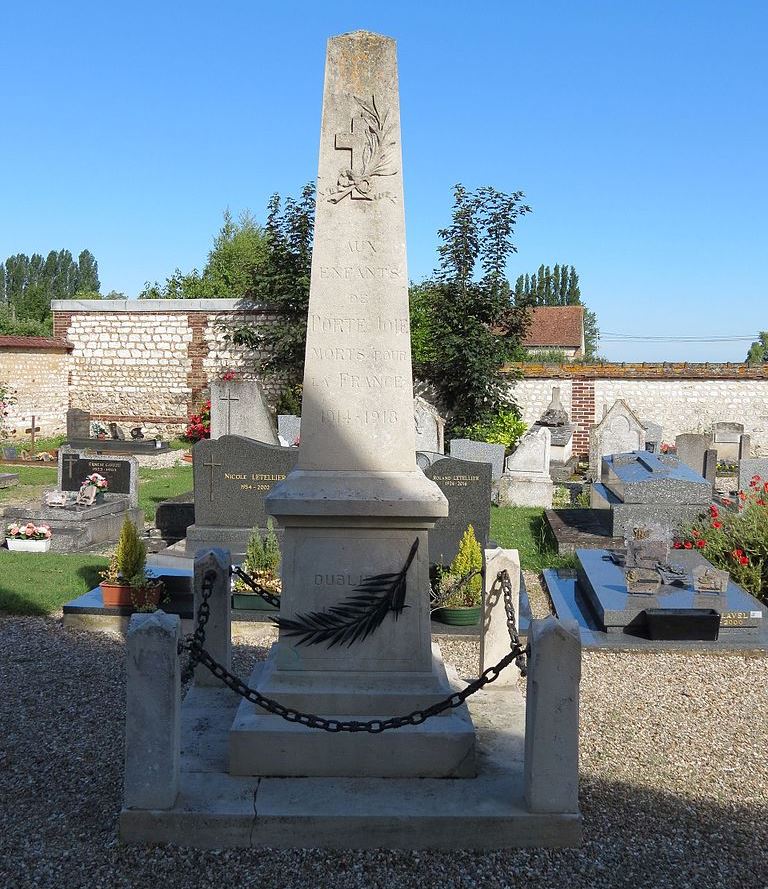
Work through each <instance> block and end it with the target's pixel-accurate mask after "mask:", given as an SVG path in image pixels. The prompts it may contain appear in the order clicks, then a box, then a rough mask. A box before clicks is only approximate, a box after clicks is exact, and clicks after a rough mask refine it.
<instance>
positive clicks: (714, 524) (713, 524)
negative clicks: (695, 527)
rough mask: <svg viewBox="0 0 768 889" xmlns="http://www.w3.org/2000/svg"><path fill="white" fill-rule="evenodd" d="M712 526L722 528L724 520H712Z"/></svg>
mask: <svg viewBox="0 0 768 889" xmlns="http://www.w3.org/2000/svg"><path fill="white" fill-rule="evenodd" d="M712 527H713V528H722V527H723V523H722V522H712Z"/></svg>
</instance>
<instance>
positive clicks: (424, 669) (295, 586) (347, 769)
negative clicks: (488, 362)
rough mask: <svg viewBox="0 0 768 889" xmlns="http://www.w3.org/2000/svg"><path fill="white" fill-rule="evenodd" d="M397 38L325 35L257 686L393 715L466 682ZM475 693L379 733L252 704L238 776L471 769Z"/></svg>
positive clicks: (326, 712) (314, 706)
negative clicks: (416, 277) (293, 391)
mask: <svg viewBox="0 0 768 889" xmlns="http://www.w3.org/2000/svg"><path fill="white" fill-rule="evenodd" d="M412 383H413V380H412V369H411V349H410V324H409V316H408V272H407V267H406V251H405V215H404V205H403V171H402V157H401V147H400V109H399V96H398V81H397V60H396V52H395V41H394V40H392V39H390V38H387V37H381V36H379V35H376V34H372V33H370V32H366V31H358V32H354V33H351V34H344V35H342V36H340V37H334V38H332V39H331V40H330V41H329V42H328V50H327V58H326V69H325V87H324V94H323V116H322V128H321V135H320V160H319V169H318V178H317V212H316V221H315V240H314V250H313V256H312V278H311V288H310V298H309V316H308V323H307V348H306V365H305V371H304V396H303V404H302V418H301V447H300V450H299V459H298V464H297V468H296V469H295V470H294V471H293V472H292V473H291V474H290V475H289V476H288V477H287V478H286V479H285V481H283V482H281V483H280V484H278V485H276V486H275V488H274V489H273V490H272V492H271V493H270V494H269V496H268V497H267V510H268V511H269V512H270V513H271V514H272V515H274V516H275V517H276V519H277V521H278V522H279V523H280V524H281V525H282V526H283V527H284V529H285V536H284V542H283V567H282V580H283V593H282V604H281V609H280V624H281V625H280V633H279V639H278V642H277V643H276V644H275V645H274V646H273V649H272V651H271V654H270V656H269V658H268V660H267V662H266V663H265V664H264V665H263V666H262V665H260V666H259V667H257V669H256V671H255V672H254V675H253V677H252V682H251V684H255V685H256V687H257V688H258V690H259V691H260V692H261V693H262V694H264V695H267V696H268V697H271V698H274V699H276V700H278V701H279V702H280V703H282V704H284V705H286V706H289V707H294V708H296V709H298V710H301V711H304V712H308V713H315V714H318V715H322V716H326V717H337V718H340V719H358V720H370V719H384V718H387V717H390V716H396V715H401V714H403V713H408V712H410V711H412V710H416V709H419V708H424V707H427V706H429V705H430V704H433V703H435V702H437V701H438V700H441V699H442V698H444V697H446V696H447V695H449V694H450V693H451V691H453V690H454V687H453V686H452V685H451V681H450V679H449V677H448V675H447V673H446V669H445V666H444V664H443V661H442V657H441V655H440V651H439V648H438V647H437V646H436V645H432V642H431V635H430V621H429V558H428V554H429V547H428V541H427V535H428V531H429V529H430V528H431V527H432V526H433V525H434V523H435V521H436V520H437V519H438V518H439V517H441V516H444V515H446V514H447V512H448V504H447V502H446V500H445V498H444V496H443V494H442V493H441V492H440V490H439V488H438V487H437V486H436V485H435V484H434V483H433V482H431V481H429V480H428V479H427V478H426V477H425V476H424V474H423V473H422V471H421V470H420V469H418V468H417V466H416V460H415V429H414V412H413V385H412ZM474 745H475V740H474V729H473V726H472V722H471V720H470V717H469V714H468V712H467V709H466V707H465V706H462V707H460V708H457V709H456V710H451V711H447V712H446V713H445V714H443V715H441V716H438V717H435V718H433V719H430V720H428V721H426V722H424V723H422V724H421V725H416V726H408V727H406V728H401V729H397V730H393V731H387V732H382V733H378V734H368V733H355V734H346V733H337V734H331V733H327V732H324V731H321V730H318V729H311V728H307V727H305V726H302V725H299V724H294V723H289V722H286V721H285V720H283V719H281V718H280V717H278V716H273V715H269V714H267V713H266V712H265V711H264V710H261V709H259V708H257V707H255V706H254V705H253V704H251V703H249V702H247V701H243V702H242V703H241V705H240V707H239V709H238V711H237V715H236V718H235V720H234V723H233V725H232V729H231V732H230V772H231V773H232V774H240V775H310V776H311V775H317V776H345V775H349V776H371V777H377V776H378V777H395V776H423V777H443V776H456V777H469V776H472V775H474V774H475V764H474Z"/></svg>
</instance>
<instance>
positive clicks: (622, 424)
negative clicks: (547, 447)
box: [589, 398, 645, 479]
mask: <svg viewBox="0 0 768 889" xmlns="http://www.w3.org/2000/svg"><path fill="white" fill-rule="evenodd" d="M642 450H645V427H644V426H643V424H642V422H641V421H640V419H639V418H638V416H637V414H636V413H635V412H634V411H633V410H632V408H631V407H630V406H629V405H628V404H627V403H626V401H624V400H623V399H622V398H619V399H617V400H616V401H615V402H614V403H613V405H612V406H611V408H610V410H608V411H607V412H606V414H605V416H604V417H603V419H602V420H601V421H600V422H599V423H597V424H596V425H595V426H593V427H592V429H591V430H590V437H589V471H590V475H591V477H592V478H593V479H596V478H599V476H600V465H601V460H602V458H603V457H606V456H607V455H608V454H628V453H629V452H630V451H642Z"/></svg>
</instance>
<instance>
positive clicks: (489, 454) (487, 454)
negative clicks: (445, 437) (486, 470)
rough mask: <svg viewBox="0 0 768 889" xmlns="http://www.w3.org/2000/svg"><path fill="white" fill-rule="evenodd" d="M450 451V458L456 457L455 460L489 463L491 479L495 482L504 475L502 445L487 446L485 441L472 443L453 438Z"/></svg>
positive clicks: (469, 440)
mask: <svg viewBox="0 0 768 889" xmlns="http://www.w3.org/2000/svg"><path fill="white" fill-rule="evenodd" d="M450 451H451V456H452V457H456V459H457V460H471V461H472V462H474V463H490V465H491V478H492V479H493V480H494V481H495V482H497V481H498V480H499V479H500V478H501V476H502V475H503V473H504V445H500V444H489V443H488V442H486V441H472V439H470V438H453V439H451V444H450Z"/></svg>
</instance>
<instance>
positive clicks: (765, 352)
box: [746, 330, 768, 364]
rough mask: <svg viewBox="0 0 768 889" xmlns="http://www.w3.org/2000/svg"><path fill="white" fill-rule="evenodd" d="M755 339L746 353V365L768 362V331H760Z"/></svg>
mask: <svg viewBox="0 0 768 889" xmlns="http://www.w3.org/2000/svg"><path fill="white" fill-rule="evenodd" d="M757 337H758V338H757V340H756V341H755V342H754V343H752V345H751V346H750V347H749V351H748V352H747V358H746V361H747V364H763V363H764V362H766V361H768V330H761V331H760V333H759V334H758V335H757Z"/></svg>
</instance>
